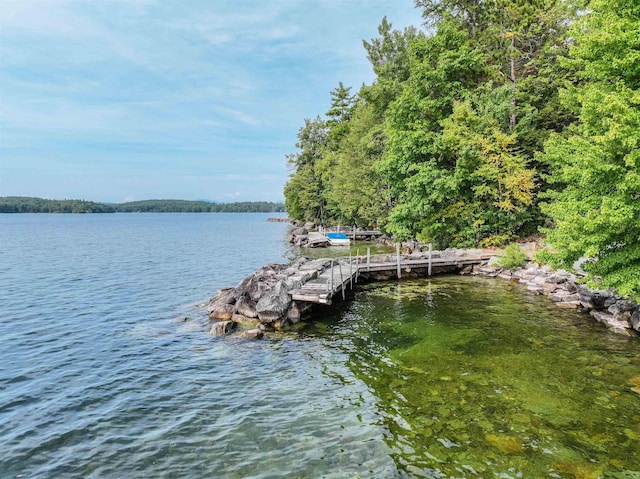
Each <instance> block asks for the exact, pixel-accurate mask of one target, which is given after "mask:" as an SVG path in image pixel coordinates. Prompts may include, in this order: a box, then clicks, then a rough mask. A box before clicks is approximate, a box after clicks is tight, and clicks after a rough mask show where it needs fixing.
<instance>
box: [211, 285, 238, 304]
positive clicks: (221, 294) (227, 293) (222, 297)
mask: <svg viewBox="0 0 640 479" xmlns="http://www.w3.org/2000/svg"><path fill="white" fill-rule="evenodd" d="M233 292H234V289H233V288H222V289H221V290H220V291H218V293H217V294H216V295H215V296H214V297H213V298H211V300H210V301H211V303H219V304H233V303H235V302H236V298H235V296H234V295H233Z"/></svg>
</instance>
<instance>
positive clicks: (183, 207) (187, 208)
mask: <svg viewBox="0 0 640 479" xmlns="http://www.w3.org/2000/svg"><path fill="white" fill-rule="evenodd" d="M283 211H284V205H283V204H282V203H274V202H270V201H242V202H235V203H212V202H209V201H187V200H143V201H130V202H127V203H113V204H104V203H94V202H92V201H84V200H46V199H42V198H33V197H27V196H5V197H0V213H274V212H283Z"/></svg>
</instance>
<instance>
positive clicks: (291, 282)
mask: <svg viewBox="0 0 640 479" xmlns="http://www.w3.org/2000/svg"><path fill="white" fill-rule="evenodd" d="M284 284H285V286H286V288H287V291H293V290H294V289H298V288H301V287H302V281H300V279H296V278H287V279H285V280H284Z"/></svg>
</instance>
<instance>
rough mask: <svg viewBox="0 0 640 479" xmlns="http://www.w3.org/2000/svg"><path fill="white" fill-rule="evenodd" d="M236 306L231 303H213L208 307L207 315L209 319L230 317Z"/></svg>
mask: <svg viewBox="0 0 640 479" xmlns="http://www.w3.org/2000/svg"><path fill="white" fill-rule="evenodd" d="M235 312H236V307H235V305H233V304H220V303H214V304H212V305H210V307H209V317H210V318H211V319H220V320H223V321H226V320H229V319H231V317H232V316H233V313H235Z"/></svg>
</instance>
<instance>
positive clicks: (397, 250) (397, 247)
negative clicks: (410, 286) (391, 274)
mask: <svg viewBox="0 0 640 479" xmlns="http://www.w3.org/2000/svg"><path fill="white" fill-rule="evenodd" d="M396 264H397V268H396V269H397V273H398V279H400V243H396Z"/></svg>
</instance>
